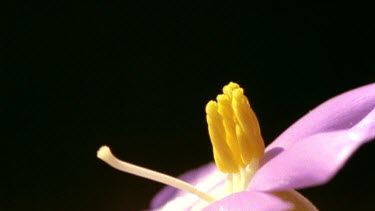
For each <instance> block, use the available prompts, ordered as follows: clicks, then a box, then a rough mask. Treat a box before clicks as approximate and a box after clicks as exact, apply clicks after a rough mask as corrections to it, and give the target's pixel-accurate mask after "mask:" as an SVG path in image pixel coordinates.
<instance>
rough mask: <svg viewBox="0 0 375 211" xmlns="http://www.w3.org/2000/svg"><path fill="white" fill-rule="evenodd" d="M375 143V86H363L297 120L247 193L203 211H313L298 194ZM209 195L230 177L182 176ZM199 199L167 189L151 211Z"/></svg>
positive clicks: (210, 171)
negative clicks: (292, 210) (302, 210)
mask: <svg viewBox="0 0 375 211" xmlns="http://www.w3.org/2000/svg"><path fill="white" fill-rule="evenodd" d="M374 138H375V84H370V85H367V86H363V87H360V88H357V89H354V90H351V91H348V92H346V93H343V94H341V95H339V96H337V97H334V98H332V99H330V100H328V101H326V102H325V103H323V104H321V105H320V106H318V107H317V108H315V109H314V110H312V111H310V112H309V113H307V114H306V115H305V116H304V117H302V118H301V119H299V120H298V121H297V122H296V123H294V124H293V125H292V126H291V127H289V128H288V129H287V130H286V131H285V132H283V133H282V134H281V135H280V136H279V137H278V138H277V139H276V140H274V141H273V142H272V143H271V144H270V145H269V146H268V147H267V148H266V150H265V153H264V155H263V156H262V157H261V158H260V160H259V168H258V169H257V170H256V172H255V173H254V175H253V176H252V178H251V181H250V182H249V183H248V186H247V188H246V190H244V191H240V192H237V193H233V194H230V195H227V196H225V197H224V198H221V199H220V200H217V201H215V202H213V203H211V204H209V205H208V206H206V207H205V208H204V210H286V209H289V208H293V207H294V208H295V209H296V208H298V206H304V207H303V209H315V208H314V206H313V205H312V204H311V203H309V202H308V200H307V199H305V198H304V197H303V196H302V195H300V194H298V193H297V192H296V191H294V189H302V188H306V187H312V186H317V185H322V184H325V183H327V182H328V181H330V180H331V179H332V178H333V177H334V176H335V175H336V174H337V172H338V171H339V170H340V169H341V168H342V167H343V165H344V164H345V163H346V161H347V160H348V159H349V158H350V156H351V155H352V154H353V153H354V152H355V151H356V150H357V149H358V148H359V147H360V146H361V145H363V144H365V143H367V142H369V141H371V140H373V139H374ZM180 179H181V180H184V181H186V182H188V183H190V184H192V185H194V186H198V187H199V189H200V190H202V191H205V192H207V193H209V194H212V193H215V192H218V191H222V190H223V187H224V186H225V179H226V175H225V174H223V173H222V172H220V171H219V170H218V169H217V167H216V166H215V165H214V163H210V164H208V165H205V166H203V167H200V168H198V169H196V170H193V171H190V172H188V173H186V174H184V175H182V176H181V177H180ZM199 203H201V200H200V199H199V198H198V197H195V196H193V195H192V194H189V193H186V192H184V191H181V190H177V189H174V188H172V187H166V188H164V189H163V190H162V191H161V192H160V193H159V194H158V195H156V196H155V198H154V199H153V200H152V202H151V209H167V208H168V206H171V207H173V206H175V205H178V206H179V208H178V209H179V210H190V209H193V208H194V207H197V204H199Z"/></svg>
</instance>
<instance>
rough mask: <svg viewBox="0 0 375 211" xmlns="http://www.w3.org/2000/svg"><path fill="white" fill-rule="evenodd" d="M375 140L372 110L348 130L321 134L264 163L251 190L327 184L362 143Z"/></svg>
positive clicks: (252, 181) (298, 143)
mask: <svg viewBox="0 0 375 211" xmlns="http://www.w3.org/2000/svg"><path fill="white" fill-rule="evenodd" d="M374 138H375V109H373V110H372V111H371V112H370V113H368V114H367V116H365V117H363V116H362V120H361V121H360V122H356V125H354V126H353V127H352V128H350V129H347V128H346V129H344V128H343V129H337V130H334V131H331V132H329V131H327V132H321V133H318V134H316V135H313V136H310V137H307V138H305V139H302V140H299V141H298V142H296V143H295V144H294V145H292V146H289V148H287V149H286V150H284V151H283V152H281V153H279V154H278V155H277V156H275V157H274V158H272V159H271V160H269V161H268V162H267V163H265V164H264V165H263V166H262V167H261V168H260V169H259V170H258V171H257V173H256V174H255V175H254V177H253V179H252V180H251V182H250V186H249V188H250V189H256V190H261V191H277V190H286V189H299V188H305V187H310V186H316V185H320V184H324V183H326V182H328V181H329V180H330V179H331V178H332V177H333V176H334V175H335V174H336V173H337V172H338V171H339V170H340V169H341V168H342V166H343V165H344V164H345V162H346V161H347V160H348V158H349V157H350V156H351V155H352V154H353V153H354V152H355V150H356V149H357V148H358V147H359V146H361V145H362V144H363V143H366V142H368V141H369V140H372V139H374Z"/></svg>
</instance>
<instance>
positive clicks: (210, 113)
mask: <svg viewBox="0 0 375 211" xmlns="http://www.w3.org/2000/svg"><path fill="white" fill-rule="evenodd" d="M206 113H207V123H208V132H209V134H210V138H211V143H212V146H213V151H214V159H215V162H216V165H217V167H218V168H219V169H220V170H221V171H222V172H226V173H227V172H230V173H232V172H237V171H238V165H236V162H235V160H234V159H233V153H232V152H231V150H230V148H229V146H228V144H227V142H226V131H225V127H224V124H223V119H222V116H221V115H220V114H219V112H218V105H217V103H216V102H215V101H210V102H209V103H208V104H207V106H206Z"/></svg>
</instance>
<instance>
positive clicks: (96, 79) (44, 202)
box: [0, 1, 375, 211]
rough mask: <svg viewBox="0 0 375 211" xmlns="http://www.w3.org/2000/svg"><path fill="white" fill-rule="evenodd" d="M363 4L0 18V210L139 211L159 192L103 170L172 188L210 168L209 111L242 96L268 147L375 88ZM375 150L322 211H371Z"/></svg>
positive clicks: (15, 8)
mask: <svg viewBox="0 0 375 211" xmlns="http://www.w3.org/2000/svg"><path fill="white" fill-rule="evenodd" d="M370 8H371V7H369V5H363V4H360V3H358V4H356V5H336V4H329V3H325V4H318V3H312V2H306V3H304V4H303V5H302V4H301V3H285V2H284V3H276V2H270V1H267V2H265V1H252V3H251V4H250V5H238V4H234V3H226V4H221V3H217V2H206V3H202V2H201V3H197V4H194V3H192V2H190V1H186V2H185V3H183V2H180V3H178V4H177V3H168V4H167V3H165V4H164V3H163V4H162V3H160V2H159V1H158V2H157V3H153V4H150V3H149V2H147V3H146V2H143V3H142V2H140V3H139V4H135V3H132V4H129V3H127V2H123V1H87V2H79V3H78V2H76V3H49V4H45V3H40V4H38V3H36V2H33V3H22V4H21V3H20V4H14V5H7V6H6V7H2V9H3V10H4V11H3V12H2V15H1V18H2V20H4V21H2V23H1V35H0V39H1V42H0V49H1V51H0V62H1V66H0V68H1V69H0V70H1V77H0V78H1V83H0V84H1V85H0V86H1V87H0V94H1V101H0V102H1V107H0V112H1V117H0V118H1V121H2V122H3V123H4V124H3V126H2V129H4V131H3V132H1V136H2V138H1V145H2V150H1V151H2V152H1V160H2V166H1V175H2V176H1V177H4V178H3V179H1V182H0V184H1V188H0V189H1V198H0V209H1V210H110V211H112V210H140V209H145V208H147V207H148V203H149V200H150V199H151V198H152V196H153V195H154V194H155V193H156V192H157V191H158V190H159V189H160V188H161V187H163V185H161V184H158V183H154V182H152V181H148V180H145V179H142V178H138V177H135V176H132V175H127V174H124V173H121V172H119V171H117V170H114V169H113V168H111V167H109V166H108V165H106V164H105V163H103V162H102V161H100V160H98V159H97V158H96V151H97V149H98V148H99V147H100V146H101V145H104V144H106V145H109V146H110V147H111V148H112V150H113V152H114V153H115V154H116V155H117V156H118V157H120V158H121V159H123V160H127V161H129V162H132V163H136V164H139V165H142V166H146V167H149V168H152V169H155V170H159V171H161V172H165V173H168V174H170V175H174V176H177V175H179V174H181V173H183V172H184V171H186V170H189V169H193V168H196V167H197V166H199V165H201V164H204V163H207V162H209V161H211V160H212V152H211V145H210V141H209V137H208V134H207V128H206V122H205V113H204V107H205V104H206V103H207V102H208V101H209V100H210V99H214V98H215V97H216V95H217V94H218V93H219V92H220V91H221V88H222V86H223V85H225V84H227V83H228V82H229V81H236V82H238V83H240V84H241V85H242V86H243V87H244V88H245V91H246V93H247V95H248V96H249V98H250V101H251V103H252V106H253V108H254V110H255V111H256V113H257V115H258V118H259V121H260V124H261V127H262V133H263V136H264V139H265V141H266V143H267V144H268V143H270V142H271V141H272V140H273V139H274V138H275V137H277V135H278V134H280V133H281V132H282V131H283V130H285V129H286V128H287V127H288V126H289V125H291V124H292V123H293V122H294V121H296V120H297V119H298V118H299V117H301V116H303V115H304V114H305V113H307V112H308V111H309V110H311V109H312V108H314V107H315V106H317V105H318V104H320V103H321V102H323V101H325V100H327V99H329V98H330V97H333V96H335V95H337V94H339V93H342V92H344V91H346V90H349V89H352V88H355V87H358V86H361V85H364V84H368V83H371V82H374V81H375V71H374V68H375V60H374V53H373V49H374V43H373V37H374V33H372V30H373V29H374V26H375V24H374V22H373V21H372V18H371V17H370V12H372V11H371V10H370ZM374 153H375V145H374V144H372V143H370V144H367V145H365V146H364V147H363V148H361V149H360V150H359V151H358V152H357V153H356V154H355V156H354V157H353V158H352V159H351V160H350V161H349V163H348V164H347V165H346V166H345V167H344V169H343V170H342V171H341V172H340V173H339V174H338V175H337V176H336V177H335V179H334V180H333V181H332V182H330V183H329V184H327V185H325V186H322V187H317V188H311V189H307V190H303V191H302V193H303V194H304V195H306V196H307V197H308V198H309V199H311V201H312V202H314V203H315V204H316V205H317V207H319V208H320V209H321V210H353V209H357V210H360V209H365V208H367V209H369V208H371V207H372V208H373V209H374V207H375V206H374V203H373V196H374V192H373V189H374V188H375V182H374V181H373V178H375V174H374V173H373V172H372V171H373V163H374V161H375V159H374Z"/></svg>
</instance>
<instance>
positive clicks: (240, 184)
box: [97, 82, 264, 203]
mask: <svg viewBox="0 0 375 211" xmlns="http://www.w3.org/2000/svg"><path fill="white" fill-rule="evenodd" d="M206 113H207V123H208V132H209V135H210V138H211V143H212V147H213V152H214V159H215V163H216V165H217V167H218V169H219V170H220V171H222V172H223V173H226V174H227V180H226V183H227V194H226V195H229V194H231V193H234V192H238V191H242V190H246V188H247V186H248V184H249V182H250V180H251V178H252V176H253V175H254V173H255V172H256V171H257V170H258V162H259V158H260V157H262V156H263V153H264V142H263V139H262V136H261V133H260V128H259V123H258V120H257V118H256V116H255V113H254V111H253V110H252V109H251V107H250V104H249V101H248V99H247V98H246V96H245V95H244V94H243V89H242V88H240V86H239V85H238V84H236V83H233V82H231V83H229V84H228V85H226V86H224V88H223V94H220V95H218V96H217V102H215V101H210V102H209V103H208V104H207V106H206ZM97 157H98V158H100V159H101V160H103V161H105V162H106V163H108V164H109V165H110V166H112V167H114V168H116V169H118V170H120V171H124V172H127V173H130V174H134V175H137V176H140V177H144V178H147V179H150V180H154V181H157V182H160V183H163V184H166V185H169V186H172V187H175V188H177V189H180V190H184V191H187V192H190V193H192V194H194V195H196V196H198V197H199V198H201V199H202V200H204V201H206V202H208V203H212V202H214V201H216V199H215V198H214V197H212V196H211V195H209V194H208V193H205V192H204V191H200V190H198V188H197V187H194V186H193V185H190V184H188V183H186V182H184V181H181V180H179V179H176V178H174V177H171V176H168V175H165V174H162V173H160V172H156V171H152V170H149V169H146V168H143V167H140V166H136V165H133V164H130V163H128V162H124V161H121V160H119V159H117V158H116V157H115V156H114V155H112V153H111V151H110V149H109V147H107V146H102V147H101V148H100V149H99V150H98V152H97Z"/></svg>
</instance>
